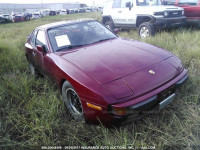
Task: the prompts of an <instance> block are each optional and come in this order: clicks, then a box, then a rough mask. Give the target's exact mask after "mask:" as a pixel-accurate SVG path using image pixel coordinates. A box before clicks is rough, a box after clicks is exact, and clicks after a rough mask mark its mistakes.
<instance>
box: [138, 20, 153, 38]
mask: <svg viewBox="0 0 200 150" xmlns="http://www.w3.org/2000/svg"><path fill="white" fill-rule="evenodd" d="M142 27H146V28H148V30H149V35H150V36H154V35H155V27H154V26H153V24H152V23H151V22H144V23H142V24H141V25H140V26H139V28H138V34H139V36H140V30H141V28H142ZM140 37H141V36H140Z"/></svg>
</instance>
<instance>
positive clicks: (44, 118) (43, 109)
mask: <svg viewBox="0 0 200 150" xmlns="http://www.w3.org/2000/svg"><path fill="white" fill-rule="evenodd" d="M82 17H87V18H95V19H97V20H100V19H101V15H100V14H99V13H90V14H81V15H80V14H73V15H68V16H55V17H46V18H42V19H40V20H34V21H29V22H23V23H13V24H3V25H0V149H1V148H4V149H8V148H10V149H22V148H27V149H30V148H32V149H36V147H38V148H40V146H59V145H62V146H67V145H70V146H75V145H82V146H94V145H95V146H101V145H102V146H134V147H138V148H141V147H142V146H143V147H145V146H155V148H156V149H197V148H200V101H199V99H200V86H199V85H200V42H199V39H200V38H199V37H200V36H199V35H200V30H199V29H191V28H182V29H174V30H171V31H162V32H158V33H157V34H156V36H155V37H151V38H148V39H146V40H145V42H147V43H150V44H154V45H157V46H160V47H163V48H165V49H168V50H169V51H171V52H173V53H174V54H175V55H176V56H178V57H179V58H180V59H181V60H182V63H183V65H184V66H185V67H186V68H187V69H188V73H189V80H188V81H187V82H186V84H185V85H184V86H183V87H182V88H181V89H180V90H179V92H178V93H177V96H176V98H175V100H174V102H173V103H172V104H170V105H169V106H167V107H166V108H165V109H164V110H162V111H161V112H159V113H157V114H151V115H149V116H147V117H145V118H144V119H142V120H139V121H137V122H136V123H132V124H129V125H126V126H122V127H120V128H113V129H107V128H104V127H103V126H94V125H87V124H85V123H83V122H75V121H73V120H71V119H70V118H69V117H68V116H67V113H66V111H65V108H64V106H63V103H62V101H61V96H60V93H59V91H58V90H57V87H56V85H54V84H53V83H51V82H49V81H48V80H47V79H46V78H34V77H32V76H31V75H30V74H29V68H28V63H27V61H26V58H25V52H24V44H25V42H26V35H27V34H30V33H31V31H32V30H33V29H34V28H36V27H37V26H39V25H43V24H46V23H50V22H55V21H60V20H65V19H76V18H82ZM119 36H123V37H128V38H132V39H136V40H139V41H143V40H141V39H140V38H139V37H138V35H137V31H136V30H131V31H121V32H119ZM195 146H196V147H195ZM197 146H199V147H197Z"/></svg>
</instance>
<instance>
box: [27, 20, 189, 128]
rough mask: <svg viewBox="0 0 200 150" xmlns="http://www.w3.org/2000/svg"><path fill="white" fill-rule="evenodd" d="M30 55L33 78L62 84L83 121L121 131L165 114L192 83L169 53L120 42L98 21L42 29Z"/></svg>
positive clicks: (72, 109) (30, 44)
mask: <svg viewBox="0 0 200 150" xmlns="http://www.w3.org/2000/svg"><path fill="white" fill-rule="evenodd" d="M25 49H26V51H25V54H26V58H27V60H28V62H29V66H30V70H31V73H32V74H33V75H35V74H36V73H37V72H38V71H40V73H42V74H44V75H46V76H48V77H49V78H50V79H51V80H52V81H55V83H57V85H58V88H59V90H60V91H61V94H62V98H63V100H64V104H65V105H66V108H67V110H68V113H69V115H70V116H71V117H72V118H74V119H75V120H77V121H82V120H85V121H86V122H92V123H98V120H100V121H101V122H102V123H103V124H104V125H107V126H109V125H112V124H117V125H119V124H121V123H122V124H124V123H128V122H131V121H133V120H135V119H138V118H139V117H141V115H144V114H143V113H145V111H151V110H153V109H156V110H162V109H163V108H164V107H165V106H166V105H168V104H169V103H170V102H172V100H173V98H174V96H175V90H176V88H177V87H178V86H179V85H181V84H182V83H183V82H184V81H186V79H187V78H188V75H187V70H186V69H184V67H183V66H182V63H181V61H180V60H179V59H178V58H177V57H176V56H175V55H173V54H172V53H170V52H169V51H167V50H164V49H162V48H159V47H156V46H153V45H150V44H147V43H143V42H140V41H135V40H130V39H125V38H120V37H118V36H117V35H115V34H114V33H112V32H111V31H110V30H109V29H107V28H106V27H104V26H103V25H102V24H101V23H99V22H98V21H95V20H93V19H81V20H80V19H79V20H71V21H67V22H66V21H62V22H56V23H51V24H47V25H42V26H39V27H37V28H36V29H35V30H34V31H33V32H32V34H31V36H30V37H28V40H27V43H26V44H25ZM80 58H81V59H80Z"/></svg>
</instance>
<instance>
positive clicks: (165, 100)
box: [159, 93, 176, 111]
mask: <svg viewBox="0 0 200 150" xmlns="http://www.w3.org/2000/svg"><path fill="white" fill-rule="evenodd" d="M175 95H176V94H175V93H173V94H172V95H170V96H169V97H167V98H166V99H164V100H163V101H161V102H160V103H159V111H160V110H162V109H163V108H164V107H166V106H167V105H168V104H169V103H171V102H172V101H173V100H174V97H175Z"/></svg>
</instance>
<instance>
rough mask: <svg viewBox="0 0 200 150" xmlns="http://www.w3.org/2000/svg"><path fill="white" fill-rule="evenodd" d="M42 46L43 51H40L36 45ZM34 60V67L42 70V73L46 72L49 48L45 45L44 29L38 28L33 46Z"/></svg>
mask: <svg viewBox="0 0 200 150" xmlns="http://www.w3.org/2000/svg"><path fill="white" fill-rule="evenodd" d="M38 45H39V46H42V47H43V48H44V51H43V52H41V51H39V50H38V49H37V46H38ZM34 53H35V55H34V57H35V58H34V61H35V65H36V67H37V68H38V69H39V70H40V72H42V73H43V74H46V73H47V66H48V63H49V57H48V56H49V50H48V47H47V42H46V36H45V31H44V30H38V32H37V36H36V41H35V48H34Z"/></svg>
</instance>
